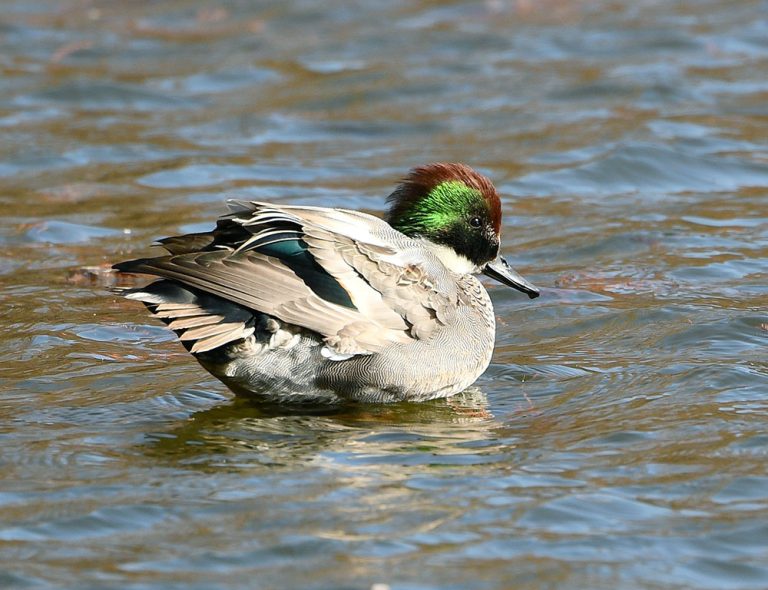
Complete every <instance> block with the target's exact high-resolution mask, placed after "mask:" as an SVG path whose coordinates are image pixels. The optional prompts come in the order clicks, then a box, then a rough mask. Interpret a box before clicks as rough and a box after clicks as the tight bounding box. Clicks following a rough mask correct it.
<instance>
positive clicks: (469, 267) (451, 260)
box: [421, 238, 480, 275]
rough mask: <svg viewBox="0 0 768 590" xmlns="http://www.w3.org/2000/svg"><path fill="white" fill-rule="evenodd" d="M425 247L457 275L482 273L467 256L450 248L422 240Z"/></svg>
mask: <svg viewBox="0 0 768 590" xmlns="http://www.w3.org/2000/svg"><path fill="white" fill-rule="evenodd" d="M421 241H422V242H423V243H424V246H425V247H426V248H427V249H428V250H429V251H430V252H432V253H433V254H434V255H435V256H437V257H438V258H439V259H440V262H442V263H443V266H444V267H445V268H447V269H448V270H450V271H451V272H452V273H455V274H457V275H467V274H475V273H478V272H480V269H479V268H477V265H476V264H475V263H473V262H472V261H470V260H469V259H468V258H467V257H466V256H462V255H461V254H459V253H458V252H456V250H454V249H453V248H451V247H450V246H446V245H444V244H436V243H435V242H431V241H429V240H425V239H423V238H422V240H421Z"/></svg>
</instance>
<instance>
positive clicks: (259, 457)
mask: <svg viewBox="0 0 768 590" xmlns="http://www.w3.org/2000/svg"><path fill="white" fill-rule="evenodd" d="M498 426H499V424H498V423H497V421H496V420H495V418H494V416H493V415H492V414H491V412H490V410H489V404H488V399H487V397H486V395H485V394H484V393H483V392H481V391H480V390H478V389H470V390H467V391H465V392H463V393H461V394H459V395H456V396H453V397H451V398H448V399H441V400H435V401H431V402H422V403H401V404H386V405H381V404H379V405H367V404H357V403H356V404H337V405H328V404H325V405H294V406H285V405H275V404H268V403H262V402H259V401H257V400H253V399H247V398H234V399H233V400H232V401H231V402H230V403H227V404H219V405H216V406H215V407H212V408H209V409H206V410H202V411H199V412H196V413H193V414H191V415H190V416H189V418H188V419H187V420H186V421H184V422H183V423H181V424H178V425H176V426H174V427H173V428H171V429H170V430H167V431H163V432H153V433H149V434H147V440H146V444H145V450H146V452H147V453H148V454H149V455H151V456H153V457H165V458H166V459H176V460H179V461H183V462H184V463H185V464H188V465H190V466H191V465H198V466H199V467H201V468H204V467H205V466H206V465H210V466H213V465H220V464H221V463H222V462H226V463H228V464H231V465H235V464H239V465H242V466H245V465H247V464H254V465H273V466H275V465H285V466H288V465H291V464H296V463H297V462H300V463H307V462H312V461H317V460H318V455H320V454H322V455H324V456H325V457H326V458H328V457H331V456H334V455H336V454H342V455H346V456H347V459H348V460H352V459H353V457H354V456H357V455H359V456H367V457H371V456H373V455H376V456H380V457H381V458H382V460H384V458H385V457H386V456H387V454H389V455H390V457H391V460H392V461H393V462H398V461H399V462H402V461H403V460H406V457H407V456H408V455H411V457H410V458H409V459H407V460H408V461H413V460H414V458H413V455H419V456H421V457H422V458H423V455H424V453H427V454H432V455H434V457H435V458H436V460H437V462H442V461H441V460H440V457H449V456H453V457H456V456H457V455H465V454H466V455H467V456H469V455H472V456H476V454H477V449H476V448H471V449H470V448H466V447H467V446H471V445H470V443H472V442H480V441H484V440H486V439H488V438H489V433H490V431H491V430H492V429H494V428H497V427H498ZM475 461H476V457H475ZM450 462H453V461H450Z"/></svg>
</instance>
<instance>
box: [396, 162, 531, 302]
mask: <svg viewBox="0 0 768 590" xmlns="http://www.w3.org/2000/svg"><path fill="white" fill-rule="evenodd" d="M387 202H388V203H389V204H390V209H389V213H388V215H387V221H388V222H389V224H390V225H391V226H392V227H394V228H395V229H396V230H398V231H400V232H402V233H404V234H405V235H407V236H409V237H412V238H417V239H423V240H426V241H428V242H429V243H430V248H431V249H432V250H433V251H434V252H435V253H436V254H437V256H438V257H440V259H441V261H442V262H443V264H444V265H445V266H446V267H447V268H449V269H450V270H452V271H453V272H456V273H459V274H466V273H478V272H483V273H485V274H486V275H488V276H490V277H492V278H494V279H496V280H497V281H499V282H501V283H504V284H505V285H509V286H510V287H513V288H515V289H517V290H519V291H522V292H523V293H525V294H526V295H528V296H529V297H530V298H532V299H533V298H534V297H538V296H539V290H538V289H537V288H536V287H535V286H534V285H532V284H531V283H530V282H528V281H527V280H526V279H524V278H523V277H521V276H520V275H519V274H517V273H516V272H515V271H514V270H512V268H511V267H510V266H509V265H508V264H507V262H506V261H505V260H504V259H503V258H502V257H501V255H500V254H499V244H500V234H501V201H500V200H499V195H498V193H497V192H496V188H495V187H494V186H493V183H492V182H491V181H490V180H488V178H486V177H485V176H483V175H482V174H479V173H478V172H476V171H475V170H473V169H472V168H470V167H469V166H466V165H464V164H454V163H451V164H443V163H438V164H427V165H426V166H419V167H417V168H414V169H412V170H411V171H410V173H409V174H408V176H407V177H406V178H405V179H403V181H402V182H401V183H400V184H399V185H398V186H397V188H396V189H395V190H394V192H393V193H392V194H391V195H390V196H389V198H388V199H387Z"/></svg>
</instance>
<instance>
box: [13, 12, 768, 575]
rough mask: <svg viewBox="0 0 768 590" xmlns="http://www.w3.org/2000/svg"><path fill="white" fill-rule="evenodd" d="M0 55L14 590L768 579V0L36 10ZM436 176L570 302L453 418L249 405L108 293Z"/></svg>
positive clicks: (507, 326)
mask: <svg viewBox="0 0 768 590" xmlns="http://www.w3.org/2000/svg"><path fill="white" fill-rule="evenodd" d="M0 49H1V50H0V70H1V72H2V75H1V76H0V132H1V133H2V137H3V141H2V142H0V209H1V210H2V218H1V221H2V223H0V246H1V248H0V289H1V291H0V317H2V323H0V587H3V588H73V589H74V588H78V589H96V588H98V589H128V590H131V589H159V588H163V589H165V588H167V589H176V588H178V589H182V588H183V589H184V590H193V589H201V590H202V589H206V590H207V589H210V588H217V589H234V588H281V589H282V588H307V589H317V590H320V589H327V590H340V589H364V590H368V589H369V588H371V586H372V585H374V584H386V585H389V587H390V588H392V590H411V589H413V590H427V589H430V590H431V589H468V588H471V589H483V590H485V589H499V590H501V589H508V588H516V589H541V588H558V589H559V588H585V589H586V588H589V589H617V588H622V589H634V588H705V589H738V590H742V589H753V588H754V589H758V588H760V589H764V588H767V587H768V469H767V468H766V465H767V459H768V429H767V428H766V425H767V424H768V420H767V418H766V414H767V412H768V356H767V354H766V351H767V348H766V346H767V345H768V311H767V309H766V308H768V188H766V187H768V139H767V138H768V106H767V105H768V5H766V4H765V3H764V2H753V1H748V0H745V1H739V2H734V1H731V0H709V1H699V2H656V1H651V0H640V1H630V0H615V1H602V0H594V1H592V0H581V1H579V0H562V1H555V0H540V1H523V0H519V1H512V0H489V1H487V2H484V3H483V2H469V1H467V2H461V1H458V2H445V3H441V2H434V1H423V2H377V1H368V2H360V3H348V2H336V1H329V2H324V3H315V2H308V1H304V2H302V1H297V2H277V1H275V2H260V3H247V2H230V3H193V2H186V1H183V0H173V1H169V2H145V1H132V2H122V3H117V2H98V1H89V0H67V1H64V2H54V1H50V2H38V1H35V0H31V1H27V2H5V3H4V4H3V11H2V14H1V15H0ZM436 160H437V161H439V160H444V161H445V160H448V161H451V160H460V161H464V162H467V163H468V164H471V165H473V166H475V167H477V168H479V169H480V170H482V171H483V172H485V173H487V174H488V175H490V176H491V177H492V178H493V179H494V181H495V182H496V183H497V186H499V188H500V189H501V191H502V192H503V194H504V206H505V222H504V239H505V252H506V254H507V258H508V259H509V260H510V261H511V262H512V263H513V264H514V266H515V267H516V268H518V270H520V271H521V272H522V273H523V274H525V275H526V276H527V277H529V278H530V279H531V280H533V281H534V282H535V283H537V284H539V285H541V286H542V287H543V290H544V292H543V295H542V297H541V298H540V299H537V300H534V301H528V300H527V299H526V298H524V297H523V296H522V295H520V294H517V293H515V292H512V291H511V290H506V289H504V288H497V287H495V286H493V285H489V289H490V290H491V295H492V297H493V298H494V300H495V307H496V312H497V316H498V318H499V331H498V335H497V351H496V354H495V356H494V360H493V363H492V365H491V367H490V369H489V370H488V372H487V373H486V374H485V375H484V376H483V377H482V378H481V379H480V380H479V382H478V383H477V387H476V388H475V389H473V390H471V391H469V392H466V393H464V394H462V395H459V396H457V397H455V398H453V399H450V400H447V401H445V400H444V401H440V402H434V403H426V404H422V405H394V406H386V407H377V406H354V405H352V406H344V407H334V408H293V409H291V408H279V407H274V406H263V405H259V404H258V403H255V402H253V401H248V400H235V399H233V398H232V396H231V395H230V394H229V393H228V392H227V390H226V389H225V388H224V387H223V386H222V385H220V384H219V383H218V382H217V381H215V380H213V379H211V378H209V377H208V376H207V374H206V373H204V372H203V371H202V370H201V369H200V368H199V367H198V366H197V364H196V363H195V362H194V360H193V359H192V358H191V357H190V356H189V355H187V354H186V353H185V352H184V351H183V349H182V347H181V346H180V345H179V344H178V343H177V342H176V341H175V340H174V338H173V337H172V335H171V334H169V333H168V332H167V331H166V330H165V328H163V327H162V326H160V325H158V324H157V323H156V322H154V321H153V320H152V319H151V318H149V317H148V316H147V314H146V312H145V311H144V310H143V308H142V307H141V306H140V305H137V304H136V303H135V302H129V301H124V300H120V299H119V298H117V297H115V296H114V295H112V294H110V293H109V292H108V291H107V287H109V286H110V285H111V284H113V282H114V281H115V278H114V277H113V276H111V275H109V274H108V273H107V272H106V270H105V269H106V268H107V267H108V266H109V264H111V263H112V262H115V261H118V260H122V259H125V258H127V257H131V256H141V255H145V254H148V253H150V252H151V250H150V249H149V247H148V245H149V244H150V243H151V242H152V241H153V240H155V239H157V238H160V237H163V236H166V235H170V234H173V233H176V232H182V231H200V230H203V229H206V228H208V227H210V225H211V223H212V221H213V220H214V219H215V217H216V216H217V215H219V214H221V213H222V212H223V211H224V207H223V200H224V199H225V198H227V197H233V196H238V197H244V198H258V199H264V200H274V201H278V202H286V203H287V202H296V203H299V202H300V203H307V204H312V205H338V206H346V207H353V208H361V209H364V210H367V211H373V212H381V211H382V210H383V207H384V201H383V198H384V196H385V195H386V194H388V192H389V191H390V190H391V188H392V186H393V184H394V182H395V181H396V180H397V179H398V178H399V177H400V176H401V175H402V174H403V173H404V172H405V171H406V170H407V169H408V168H409V167H411V166H413V165H416V164H420V163H425V162H429V161H436ZM383 587H384V586H380V587H379V588H383Z"/></svg>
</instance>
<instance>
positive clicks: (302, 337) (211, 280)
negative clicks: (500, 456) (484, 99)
mask: <svg viewBox="0 0 768 590" xmlns="http://www.w3.org/2000/svg"><path fill="white" fill-rule="evenodd" d="M441 187H442V188H441ZM488 187H490V190H493V187H492V185H491V184H490V182H489V181H487V179H485V178H484V177H481V176H480V175H478V174H477V173H475V172H474V171H472V170H471V169H469V168H467V167H465V166H462V165H458V164H434V165H431V166H426V167H423V168H417V169H415V170H414V171H412V173H411V175H410V176H409V177H408V178H407V179H406V181H405V182H404V183H403V184H401V185H400V187H399V188H398V190H397V191H395V193H393V196H392V198H391V200H392V202H393V207H392V210H391V211H390V222H393V224H394V225H395V226H397V227H399V228H402V229H403V230H404V231H408V232H409V233H410V236H409V235H406V234H404V233H402V232H401V231H398V230H397V229H395V228H393V227H392V225H390V224H389V223H387V222H385V221H384V220H381V219H379V218H377V217H373V216H370V215H366V214H364V213H359V212H356V211H350V210H344V209H328V208H321V207H293V206H279V205H272V204H267V203H253V202H243V201H233V202H231V203H230V208H231V209H232V212H231V213H230V214H229V215H227V216H225V217H222V218H220V219H219V221H218V224H217V227H216V229H215V230H214V231H213V232H211V233H206V234H191V235H187V236H180V237H174V238H168V239H166V240H162V242H161V243H162V244H163V246H164V247H165V248H166V249H167V250H168V252H169V255H167V256H162V257H158V258H149V259H141V260H133V261H129V262H125V263H121V264H119V265H116V268H118V269H120V270H126V271H131V272H141V273H147V274H151V275H155V276H159V277H161V278H162V280H160V281H156V282H154V283H152V284H150V285H148V286H147V287H145V288H140V289H132V290H129V291H127V292H126V293H125V294H126V296H127V297H129V298H131V299H137V300H139V301H142V302H144V303H145V304H146V305H147V307H148V308H149V309H150V310H151V311H152V312H153V313H154V314H155V315H156V316H157V317H159V318H161V319H162V320H163V321H165V322H166V323H167V324H168V325H169V327H170V328H171V329H173V330H174V331H176V333H177V334H178V335H179V338H180V339H181V341H182V342H183V343H184V344H185V346H186V347H187V349H188V350H190V352H192V353H193V354H194V355H195V356H196V358H197V359H198V361H199V362H200V363H201V364H202V365H203V367H205V368H206V369H207V370H208V371H209V372H210V373H211V374H213V375H214V376H216V377H217V378H219V379H221V380H222V381H223V382H224V383H225V384H226V385H227V386H228V387H230V389H232V390H233V391H235V392H236V393H250V394H258V395H261V396H265V397H270V398H274V399H279V400H293V401H304V400H311V399H329V400H336V399H339V398H344V399H353V400H360V401H372V402H391V401H402V400H409V401H422V400H427V399H433V398H437V397H446V396H449V395H453V394H454V393H458V392H459V391H461V390H463V389H465V388H466V387H468V386H469V385H470V384H471V383H473V382H474V381H475V380H476V379H477V377H478V376H480V374H481V373H482V372H483V371H484V370H485V369H486V368H487V366H488V364H489V362H490V359H491V354H492V352H493V345H494V336H495V321H494V314H493V307H492V305H491V301H490V298H489V297H488V294H487V292H486V291H485V289H484V288H483V286H482V285H481V284H480V282H479V281H478V280H477V279H476V278H475V277H474V276H472V274H471V273H472V272H478V271H481V270H484V271H486V272H487V273H488V274H491V276H495V278H497V279H499V280H502V282H506V283H507V284H510V285H511V286H514V287H516V288H518V289H520V290H523V291H525V292H527V293H528V294H529V295H530V296H532V297H535V296H536V295H537V294H538V292H537V291H536V289H535V287H533V286H532V285H530V284H529V283H527V282H526V281H525V280H524V279H522V277H520V276H518V275H516V274H515V273H514V272H513V271H511V269H509V267H507V266H506V264H505V263H503V259H500V258H497V254H498V229H499V225H500V209H499V206H498V197H497V196H496V195H495V190H493V193H492V195H490V196H491V197H494V196H495V198H496V202H495V203H494V202H493V200H492V199H490V197H486V195H485V192H487V191H488V190H489V189H488ZM398 191H400V192H399V193H398ZM424 191H426V192H424ZM436 191H437V192H436ZM440 191H442V193H441V192H440ZM422 192H424V194H423V195H421V193H422ZM413 193H418V194H413ZM429 196H431V197H432V198H433V199H434V198H435V197H439V198H440V199H441V200H442V201H446V199H447V201H455V203H454V204H453V206H452V207H450V208H449V209H450V210H449V211H444V212H440V211H437V212H436V211H434V210H433V209H434V207H431V206H430V207H429V208H428V207H427V206H428V205H429V203H426V202H425V200H426V199H427V198H428V197H429ZM447 201H446V202H447ZM465 201H466V202H465ZM459 202H461V206H459V204H460V203H459ZM467 207H468V208H467ZM456 208H464V209H466V211H463V212H462V213H461V215H459V214H458V213H457V211H454V209H456ZM454 214H456V215H454ZM467 216H469V217H467ZM464 217H467V218H466V219H464ZM459 218H461V219H459ZM478 220H480V221H481V222H482V225H478V226H477V227H476V226H475V224H476V223H478ZM440 222H442V223H440ZM459 222H461V224H463V225H461V224H459ZM470 222H471V223H470ZM435 223H437V225H435V227H440V228H442V230H443V231H442V233H441V234H440V235H437V234H436V233H430V231H428V228H429V225H428V224H435ZM457 224H459V225H457ZM460 225H461V226H460ZM448 226H450V228H449V227H448ZM419 228H421V229H419ZM424 228H427V230H425V229H424ZM467 228H470V229H469V231H467ZM448 229H450V230H451V231H448ZM468 233H469V234H470V235H469V236H467V234H468ZM475 234H476V235H475ZM474 237H477V238H478V239H469V238H474ZM494 238H495V239H494ZM457 240H458V241H460V242H463V243H462V244H460V246H459V247H458V248H455V247H454V244H453V242H455V241H457Z"/></svg>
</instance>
